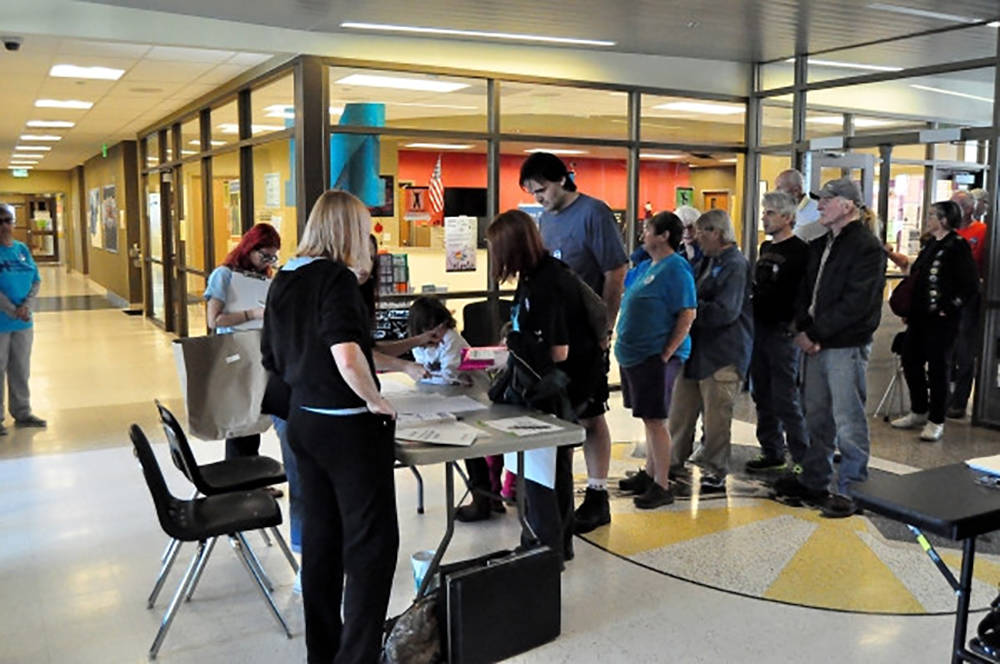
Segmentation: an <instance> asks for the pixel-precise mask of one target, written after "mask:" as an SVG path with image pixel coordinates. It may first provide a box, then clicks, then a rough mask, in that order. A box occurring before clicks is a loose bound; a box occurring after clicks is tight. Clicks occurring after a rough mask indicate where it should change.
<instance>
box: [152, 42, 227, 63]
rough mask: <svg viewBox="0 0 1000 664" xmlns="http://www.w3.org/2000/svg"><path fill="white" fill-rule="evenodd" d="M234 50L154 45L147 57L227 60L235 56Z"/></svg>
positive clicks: (180, 60) (193, 60)
mask: <svg viewBox="0 0 1000 664" xmlns="http://www.w3.org/2000/svg"><path fill="white" fill-rule="evenodd" d="M233 55H234V54H233V52H232V51H218V50H215V49H207V48H178V47H175V46H154V47H153V48H152V49H150V51H149V53H148V54H147V55H146V57H147V58H148V59H150V60H169V61H173V62H206V63H218V62H225V61H226V60H228V59H229V58H231V57H233Z"/></svg>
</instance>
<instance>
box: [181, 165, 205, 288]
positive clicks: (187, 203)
mask: <svg viewBox="0 0 1000 664" xmlns="http://www.w3.org/2000/svg"><path fill="white" fill-rule="evenodd" d="M180 187H181V199H180V205H181V216H180V237H181V242H183V243H184V256H185V264H186V266H187V267H190V268H194V269H196V270H204V269H205V215H204V211H203V210H202V196H203V194H202V187H201V164H200V163H198V162H195V163H193V164H183V165H182V166H181V167H180Z"/></svg>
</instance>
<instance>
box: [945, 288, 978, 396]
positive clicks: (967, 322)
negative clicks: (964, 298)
mask: <svg viewBox="0 0 1000 664" xmlns="http://www.w3.org/2000/svg"><path fill="white" fill-rule="evenodd" d="M981 303H982V296H981V295H980V294H979V293H976V295H975V296H973V297H971V298H969V301H968V302H966V303H965V306H963V307H962V311H961V315H960V317H959V323H958V339H956V341H955V346H954V349H953V353H952V356H951V363H952V369H951V371H952V374H951V379H952V380H953V381H954V382H955V390H954V392H953V393H952V395H951V399H950V401H949V404H948V405H949V406H950V407H951V408H960V409H962V410H965V407H966V406H968V405H969V396H970V395H971V394H972V382H973V380H974V379H975V377H976V356H977V355H978V354H979V311H980V307H981Z"/></svg>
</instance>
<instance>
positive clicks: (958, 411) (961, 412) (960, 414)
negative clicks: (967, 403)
mask: <svg viewBox="0 0 1000 664" xmlns="http://www.w3.org/2000/svg"><path fill="white" fill-rule="evenodd" d="M945 417H947V418H948V419H949V420H964V419H965V407H964V406H963V407H961V408H959V407H958V406H953V407H951V408H949V409H948V412H946V413H945Z"/></svg>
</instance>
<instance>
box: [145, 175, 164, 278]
mask: <svg viewBox="0 0 1000 664" xmlns="http://www.w3.org/2000/svg"><path fill="white" fill-rule="evenodd" d="M165 203H166V201H163V200H161V198H160V174H159V173H150V174H149V175H147V176H146V223H147V226H146V228H147V229H148V238H149V257H150V258H155V259H156V260H162V259H163V226H162V223H161V209H162V206H163V205H164V204H165Z"/></svg>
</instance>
